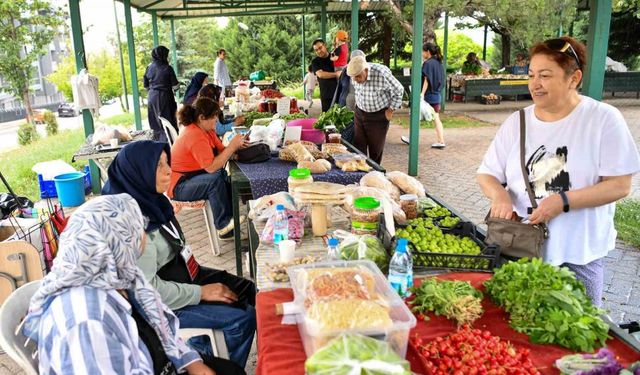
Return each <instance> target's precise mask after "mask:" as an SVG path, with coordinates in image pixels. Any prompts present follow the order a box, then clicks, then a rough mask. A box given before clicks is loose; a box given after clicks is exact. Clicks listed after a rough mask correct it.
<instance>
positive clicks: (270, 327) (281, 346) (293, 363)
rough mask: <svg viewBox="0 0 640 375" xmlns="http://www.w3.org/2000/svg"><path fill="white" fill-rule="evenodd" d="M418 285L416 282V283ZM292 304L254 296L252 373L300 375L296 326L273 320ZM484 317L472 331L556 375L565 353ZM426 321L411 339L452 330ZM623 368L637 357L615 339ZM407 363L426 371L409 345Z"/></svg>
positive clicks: (498, 313)
mask: <svg viewBox="0 0 640 375" xmlns="http://www.w3.org/2000/svg"><path fill="white" fill-rule="evenodd" d="M489 277H491V275H490V274H485V273H450V274H446V275H442V276H440V278H442V279H450V280H452V279H455V280H468V281H470V282H471V284H472V285H473V286H474V287H476V288H479V289H480V290H482V291H484V287H483V286H482V282H484V281H485V280H487V279H488V278H489ZM416 282H419V280H416ZM292 300H293V292H292V290H291V289H276V290H273V291H269V292H260V293H258V298H257V302H256V309H257V319H258V366H257V370H256V373H257V374H258V375H261V374H264V375H266V374H304V361H305V359H306V355H305V353H304V348H303V346H302V340H301V339H300V335H299V333H298V327H297V326H296V325H282V324H281V321H282V316H277V315H276V311H275V305H276V304H277V303H282V302H287V301H292ZM482 304H483V307H484V310H485V313H484V314H483V315H482V317H481V318H480V319H478V320H476V322H475V323H474V325H473V326H474V327H475V328H481V329H483V330H488V331H490V332H491V333H493V334H495V335H497V336H500V337H502V338H504V339H505V340H509V341H510V342H512V343H513V344H514V345H516V346H518V347H527V348H529V349H530V350H531V357H532V360H533V362H534V364H535V365H536V367H538V369H539V370H540V372H542V373H543V374H557V373H558V371H557V370H556V369H555V368H554V367H553V363H554V362H555V360H556V359H558V358H560V357H562V356H564V355H566V354H570V353H571V352H570V351H569V350H567V349H563V348H561V347H559V346H556V345H535V344H531V343H530V342H529V340H528V338H527V336H526V335H524V334H521V333H518V332H516V331H514V330H513V329H511V327H509V319H508V318H509V317H508V314H507V313H505V312H504V311H503V310H502V309H501V308H500V307H498V306H496V305H495V304H493V303H492V302H491V301H490V300H489V299H488V298H485V300H484V301H483V303H482ZM430 318H431V319H430V320H428V321H420V320H419V321H418V325H417V326H416V327H415V328H414V329H413V330H411V334H410V335H411V336H413V335H415V334H418V335H420V336H421V337H425V338H426V339H432V338H435V337H438V336H443V335H447V334H449V333H452V332H454V331H455V330H456V325H455V323H454V322H452V321H450V320H448V319H446V318H443V317H436V316H433V315H431V316H430ZM607 347H608V348H609V349H611V351H613V352H614V353H615V354H616V355H617V356H618V357H619V360H620V362H621V363H622V364H623V365H628V364H630V363H632V362H634V361H638V360H640V354H638V353H637V352H635V351H634V350H633V349H632V348H630V347H628V346H627V345H626V344H624V343H623V342H622V341H620V340H618V339H611V340H609V341H608V342H607ZM407 359H408V360H409V362H410V363H411V370H412V371H413V372H415V373H418V374H425V373H426V370H425V368H424V366H423V364H422V361H421V359H420V358H419V357H418V355H417V351H416V350H415V348H412V347H411V345H409V348H408V350H407Z"/></svg>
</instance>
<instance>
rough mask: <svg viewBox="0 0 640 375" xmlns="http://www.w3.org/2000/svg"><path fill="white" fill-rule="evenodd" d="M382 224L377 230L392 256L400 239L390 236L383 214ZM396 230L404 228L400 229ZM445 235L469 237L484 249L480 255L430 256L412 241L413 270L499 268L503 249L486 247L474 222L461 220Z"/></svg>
mask: <svg viewBox="0 0 640 375" xmlns="http://www.w3.org/2000/svg"><path fill="white" fill-rule="evenodd" d="M380 217H381V221H380V226H379V229H378V238H380V240H381V241H382V244H383V245H384V247H385V249H386V250H387V251H388V252H389V255H393V250H394V249H395V247H396V241H397V238H396V237H395V236H393V237H392V236H391V235H390V234H389V231H387V229H386V227H385V226H384V224H383V222H384V215H380ZM397 227H405V228H406V225H403V226H397ZM442 232H443V233H445V234H453V235H457V236H460V237H468V238H470V239H471V240H472V241H473V242H475V243H476V244H478V245H479V246H480V248H481V252H480V254H477V255H470V254H448V253H431V252H423V251H417V250H416V248H415V246H414V245H413V243H411V241H409V247H410V249H411V255H412V259H413V268H414V269H415V270H418V271H420V270H424V271H428V270H429V271H430V270H436V269H446V270H451V271H474V272H492V271H493V269H494V268H496V267H498V265H499V258H500V247H499V246H497V245H487V244H485V243H484V242H483V241H482V240H481V239H479V238H478V236H477V234H476V228H475V225H473V223H471V222H468V221H461V222H459V223H458V224H457V225H456V226H454V227H453V228H450V229H442Z"/></svg>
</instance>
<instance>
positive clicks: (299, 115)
mask: <svg viewBox="0 0 640 375" xmlns="http://www.w3.org/2000/svg"><path fill="white" fill-rule="evenodd" d="M280 118H281V119H283V120H284V121H285V122H288V121H291V120H297V119H299V118H307V115H305V114H304V112H298V113H291V114H288V115H283V116H280Z"/></svg>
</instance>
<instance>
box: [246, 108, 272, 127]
mask: <svg viewBox="0 0 640 375" xmlns="http://www.w3.org/2000/svg"><path fill="white" fill-rule="evenodd" d="M243 116H244V123H245V124H246V126H251V125H253V120H256V119H259V118H271V117H273V113H271V112H256V111H250V112H245V113H244V114H243Z"/></svg>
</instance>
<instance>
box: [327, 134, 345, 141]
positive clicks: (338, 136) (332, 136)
mask: <svg viewBox="0 0 640 375" xmlns="http://www.w3.org/2000/svg"><path fill="white" fill-rule="evenodd" d="M327 142H329V143H342V134H340V133H331V134H328V135H327Z"/></svg>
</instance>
